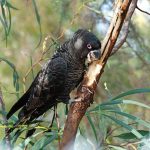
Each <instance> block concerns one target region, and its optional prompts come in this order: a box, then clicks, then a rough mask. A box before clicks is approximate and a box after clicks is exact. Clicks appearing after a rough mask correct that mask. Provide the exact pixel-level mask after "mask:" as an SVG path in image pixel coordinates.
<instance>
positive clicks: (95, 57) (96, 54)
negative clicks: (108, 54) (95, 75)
mask: <svg viewBox="0 0 150 150" xmlns="http://www.w3.org/2000/svg"><path fill="white" fill-rule="evenodd" d="M100 57H101V51H100V50H99V49H98V50H93V51H90V52H89V53H88V55H87V60H88V63H91V62H93V61H95V60H98V59H100Z"/></svg>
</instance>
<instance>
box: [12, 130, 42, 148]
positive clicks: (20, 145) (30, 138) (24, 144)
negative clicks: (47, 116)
mask: <svg viewBox="0 0 150 150" xmlns="http://www.w3.org/2000/svg"><path fill="white" fill-rule="evenodd" d="M41 133H43V131H41V132H38V133H36V134H34V135H32V136H31V137H28V138H26V139H25V140H24V141H23V142H21V143H20V144H19V145H18V146H16V147H15V148H14V149H13V150H22V149H24V148H25V147H26V146H27V145H28V144H29V142H30V141H32V140H33V138H35V137H36V136H38V135H40V134H41Z"/></svg>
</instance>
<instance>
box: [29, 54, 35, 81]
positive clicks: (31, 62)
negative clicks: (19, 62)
mask: <svg viewBox="0 0 150 150" xmlns="http://www.w3.org/2000/svg"><path fill="white" fill-rule="evenodd" d="M30 64H31V72H32V79H33V80H34V70H33V67H32V66H33V61H32V56H30Z"/></svg>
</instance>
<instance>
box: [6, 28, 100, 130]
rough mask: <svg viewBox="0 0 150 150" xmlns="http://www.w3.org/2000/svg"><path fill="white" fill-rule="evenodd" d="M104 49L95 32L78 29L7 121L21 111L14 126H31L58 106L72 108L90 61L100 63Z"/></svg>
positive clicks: (41, 71) (37, 78) (59, 49)
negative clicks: (73, 99) (73, 97)
mask: <svg viewBox="0 0 150 150" xmlns="http://www.w3.org/2000/svg"><path fill="white" fill-rule="evenodd" d="M100 48H101V42H100V40H99V39H98V38H97V37H96V36H95V35H94V34H93V33H92V32H90V31H88V30H87V29H78V30H77V31H76V32H75V33H74V34H73V36H72V38H70V39H69V40H67V41H66V42H64V43H63V44H62V45H61V46H60V47H59V48H58V49H57V50H56V52H55V53H54V55H53V56H52V58H50V59H49V60H48V61H47V62H46V63H45V64H44V65H43V67H42V69H41V70H40V71H39V72H38V73H37V76H36V77H35V79H34V80H33V82H32V83H31V85H30V87H29V89H28V90H27V91H26V92H25V93H24V94H23V96H22V97H21V98H20V99H19V100H18V101H17V102H16V103H15V104H14V105H13V106H12V108H11V109H10V111H9V112H8V113H7V116H6V117H7V119H9V118H10V117H11V116H12V115H13V114H14V113H15V112H16V111H18V110H19V109H20V111H19V113H18V121H17V122H16V124H15V125H14V126H17V125H21V124H29V123H30V122H32V121H33V120H36V119H37V118H38V117H39V116H41V115H43V114H44V113H45V112H46V111H48V110H49V109H51V108H52V107H54V106H56V105H57V104H58V103H60V102H63V103H64V104H68V103H69V100H70V99H71V98H70V92H71V91H72V90H73V89H75V88H76V87H77V86H78V85H79V84H80V82H81V81H82V79H83V76H84V73H85V70H86V65H85V61H86V59H87V58H88V61H89V62H91V61H94V60H96V59H99V57H100V54H101V52H100ZM10 132H12V130H10Z"/></svg>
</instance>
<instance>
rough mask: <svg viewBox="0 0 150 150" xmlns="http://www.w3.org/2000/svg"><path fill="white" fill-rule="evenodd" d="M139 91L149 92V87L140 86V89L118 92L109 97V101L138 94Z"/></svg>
mask: <svg viewBox="0 0 150 150" xmlns="http://www.w3.org/2000/svg"><path fill="white" fill-rule="evenodd" d="M139 93H150V88H141V89H134V90H130V91H127V92H124V93H121V94H119V95H118V96H116V97H114V98H112V99H110V101H111V100H115V99H119V98H122V97H124V96H128V95H133V94H139Z"/></svg>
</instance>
